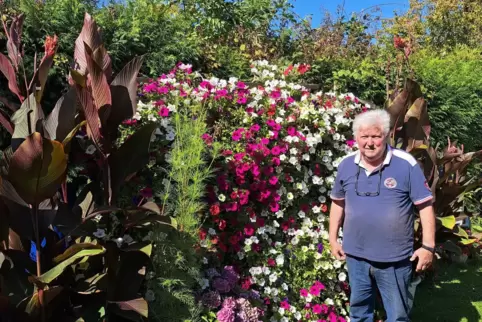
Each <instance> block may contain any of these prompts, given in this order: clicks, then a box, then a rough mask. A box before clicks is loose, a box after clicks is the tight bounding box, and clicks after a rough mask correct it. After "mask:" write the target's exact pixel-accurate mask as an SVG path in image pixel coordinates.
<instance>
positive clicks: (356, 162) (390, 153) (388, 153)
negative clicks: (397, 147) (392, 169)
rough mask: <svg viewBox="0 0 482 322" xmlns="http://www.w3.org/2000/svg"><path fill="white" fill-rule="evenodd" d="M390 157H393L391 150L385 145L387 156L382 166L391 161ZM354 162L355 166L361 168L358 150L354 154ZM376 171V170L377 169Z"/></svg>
mask: <svg viewBox="0 0 482 322" xmlns="http://www.w3.org/2000/svg"><path fill="white" fill-rule="evenodd" d="M392 155H393V148H392V147H391V146H390V144H388V143H387V155H386V156H385V159H384V160H383V165H387V164H390V160H391V159H392ZM354 161H355V164H358V165H360V166H361V167H363V164H360V161H361V154H360V150H358V151H357V152H356V154H355V160H354ZM377 169H378V167H377Z"/></svg>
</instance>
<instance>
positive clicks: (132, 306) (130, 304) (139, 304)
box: [110, 298, 149, 318]
mask: <svg viewBox="0 0 482 322" xmlns="http://www.w3.org/2000/svg"><path fill="white" fill-rule="evenodd" d="M110 303H115V304H117V305H118V306H119V308H120V309H121V310H124V311H135V312H137V313H139V314H140V315H142V316H143V317H145V318H147V317H148V312H149V310H148V306H147V302H146V300H145V299H143V298H137V299H134V300H130V301H122V302H110Z"/></svg>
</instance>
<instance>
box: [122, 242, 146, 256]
mask: <svg viewBox="0 0 482 322" xmlns="http://www.w3.org/2000/svg"><path fill="white" fill-rule="evenodd" d="M125 251H126V252H132V251H138V252H142V253H144V254H146V255H147V256H148V257H151V254H152V244H151V243H149V242H138V243H134V244H131V245H129V246H128V247H127V248H126V249H125Z"/></svg>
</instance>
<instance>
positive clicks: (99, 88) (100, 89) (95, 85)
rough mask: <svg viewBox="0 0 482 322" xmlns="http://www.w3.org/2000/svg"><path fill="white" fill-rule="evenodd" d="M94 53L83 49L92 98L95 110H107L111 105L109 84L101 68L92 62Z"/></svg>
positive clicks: (88, 49)
mask: <svg viewBox="0 0 482 322" xmlns="http://www.w3.org/2000/svg"><path fill="white" fill-rule="evenodd" d="M95 55H96V51H94V52H90V48H88V47H86V48H85V58H86V59H87V70H88V72H89V78H90V81H91V87H92V98H93V99H94V102H95V106H96V107H97V110H100V109H101V108H109V107H110V106H111V105H112V99H111V94H110V88H109V84H107V79H106V77H105V74H104V71H103V70H102V66H99V65H98V63H97V62H96V61H95V60H94V56H95Z"/></svg>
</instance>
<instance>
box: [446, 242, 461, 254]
mask: <svg viewBox="0 0 482 322" xmlns="http://www.w3.org/2000/svg"><path fill="white" fill-rule="evenodd" d="M442 247H443V249H444V250H446V251H449V252H452V253H454V254H457V255H462V249H460V247H459V246H457V245H456V244H454V243H453V242H452V241H450V240H447V241H445V242H444V243H443V244H442Z"/></svg>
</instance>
